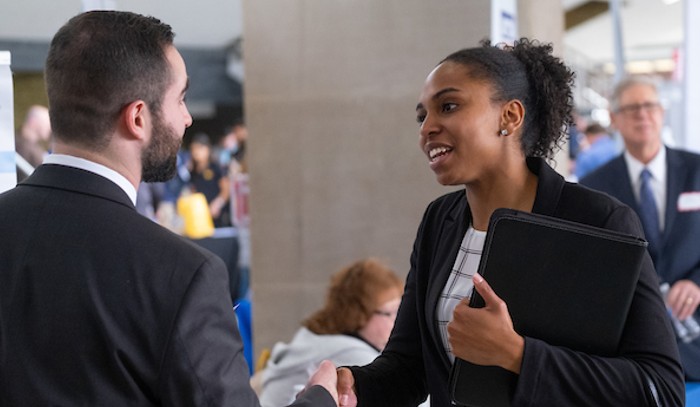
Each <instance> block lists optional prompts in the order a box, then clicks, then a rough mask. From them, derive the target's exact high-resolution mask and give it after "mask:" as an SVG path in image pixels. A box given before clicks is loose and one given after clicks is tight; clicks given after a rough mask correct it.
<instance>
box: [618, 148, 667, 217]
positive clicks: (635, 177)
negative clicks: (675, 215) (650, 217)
mask: <svg viewBox="0 0 700 407" xmlns="http://www.w3.org/2000/svg"><path fill="white" fill-rule="evenodd" d="M624 155H625V162H626V163H627V170H628V171H629V176H630V180H632V191H633V192H634V197H635V199H636V200H637V202H639V186H640V184H641V182H642V181H641V179H640V174H641V173H642V170H643V169H644V168H647V169H648V170H649V172H650V173H651V179H650V186H651V192H652V193H653V194H654V199H655V200H656V208H657V209H658V211H659V227H660V228H661V230H664V218H665V216H664V214H665V213H666V146H661V148H660V149H659V152H658V154H656V156H655V157H654V158H653V159H652V160H651V161H649V164H647V165H644V164H643V163H642V162H641V161H639V160H637V159H636V158H634V157H632V155H631V154H630V153H629V152H628V151H625V154H624Z"/></svg>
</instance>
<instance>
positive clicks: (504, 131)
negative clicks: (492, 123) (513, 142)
mask: <svg viewBox="0 0 700 407" xmlns="http://www.w3.org/2000/svg"><path fill="white" fill-rule="evenodd" d="M499 134H500V135H501V136H507V135H508V130H506V129H501V132H500V133H499Z"/></svg>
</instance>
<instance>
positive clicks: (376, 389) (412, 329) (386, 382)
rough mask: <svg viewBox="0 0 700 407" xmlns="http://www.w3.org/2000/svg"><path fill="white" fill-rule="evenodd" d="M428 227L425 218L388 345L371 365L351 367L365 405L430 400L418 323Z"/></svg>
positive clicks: (400, 406)
mask: <svg viewBox="0 0 700 407" xmlns="http://www.w3.org/2000/svg"><path fill="white" fill-rule="evenodd" d="M424 224H425V219H424V220H423V223H422V224H421V226H420V227H419V231H418V236H419V238H417V239H416V243H414V248H413V253H412V254H411V270H410V271H409V273H408V276H407V278H406V286H405V288H404V294H403V297H402V299H401V306H400V307H399V312H398V314H397V316H396V322H395V323H394V329H393V330H392V332H391V337H390V338H389V342H388V343H387V346H386V347H385V348H384V351H383V352H382V353H381V354H380V355H379V356H378V357H377V358H376V359H375V360H374V361H373V362H372V363H370V364H369V365H366V366H363V367H357V366H355V367H351V368H350V369H351V371H352V374H353V378H354V380H355V391H356V393H357V398H358V400H361V405H362V406H370V407H371V406H377V407H391V406H396V407H403V406H411V405H413V406H415V405H418V404H420V403H421V402H422V401H423V400H425V398H426V397H427V389H426V384H425V379H424V375H425V373H424V372H425V368H424V365H423V356H422V355H423V351H422V349H423V348H422V339H421V335H420V329H419V325H420V321H419V320H418V315H419V314H420V313H422V311H421V310H420V306H419V305H418V302H417V298H418V297H419V296H423V298H424V294H418V293H417V292H418V291H421V290H419V289H418V283H417V272H416V263H417V256H418V252H419V251H420V249H419V242H420V241H421V239H420V236H421V235H422V234H423V227H424ZM396 372H401V374H396Z"/></svg>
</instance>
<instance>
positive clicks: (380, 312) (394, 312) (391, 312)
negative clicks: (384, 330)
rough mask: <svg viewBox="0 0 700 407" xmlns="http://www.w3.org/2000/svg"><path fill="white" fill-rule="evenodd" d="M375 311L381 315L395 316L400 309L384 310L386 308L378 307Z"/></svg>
mask: <svg viewBox="0 0 700 407" xmlns="http://www.w3.org/2000/svg"><path fill="white" fill-rule="evenodd" d="M374 313H375V314H377V315H381V316H383V317H391V318H395V317H396V314H397V313H398V311H384V310H380V309H378V310H375V311H374Z"/></svg>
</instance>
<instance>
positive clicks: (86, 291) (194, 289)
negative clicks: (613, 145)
mask: <svg viewBox="0 0 700 407" xmlns="http://www.w3.org/2000/svg"><path fill="white" fill-rule="evenodd" d="M0 229H1V230H2V233H0V247H1V248H2V249H1V250H0V405H3V406H19V405H64V406H69V405H70V406H77V405H105V406H109V405H113V406H127V405H128V406H154V405H167V406H193V405H208V406H209V405H210V406H233V405H235V406H259V403H258V400H257V398H256V396H255V394H254V392H253V390H252V389H251V388H250V386H249V384H248V383H249V376H248V368H247V366H246V362H245V360H244V357H243V349H242V345H241V338H240V336H239V334H238V330H237V326H236V319H235V314H234V310H233V307H232V302H231V296H230V295H229V292H228V276H227V271H226V268H225V266H224V264H223V262H222V261H221V259H219V258H218V257H216V256H214V255H213V254H212V253H211V252H209V251H206V250H204V249H202V248H200V247H198V246H197V245H195V244H193V243H190V242H188V241H186V240H185V239H183V238H180V237H179V236H177V235H175V234H173V233H171V232H169V231H167V230H166V229H164V228H162V227H160V226H158V225H156V224H155V223H153V222H152V221H150V220H148V219H147V218H145V217H143V216H141V215H139V214H138V213H137V212H136V210H135V209H134V206H133V204H132V203H131V201H130V200H129V198H128V197H127V195H126V194H125V193H124V192H123V191H122V190H121V189H120V188H119V187H118V186H116V185H115V184H114V183H112V182H111V181H109V180H107V179H106V178H103V177H101V176H99V175H96V174H93V173H91V172H88V171H83V170H80V169H76V168H71V167H66V166H60V165H42V166H40V167H39V168H38V169H37V170H36V171H35V173H34V174H33V175H32V176H31V177H29V178H28V179H27V180H26V181H25V182H24V183H22V184H20V185H19V186H17V187H16V188H15V189H13V190H10V191H8V192H6V193H4V194H2V195H0ZM313 401H316V402H318V404H314V405H323V406H325V405H327V406H332V405H335V404H334V403H333V400H332V398H331V397H330V394H328V392H326V391H325V390H323V389H322V388H320V387H316V388H315V389H313V391H311V392H310V393H309V394H308V395H307V396H306V398H305V400H304V401H303V403H305V404H301V405H311V402H313Z"/></svg>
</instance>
